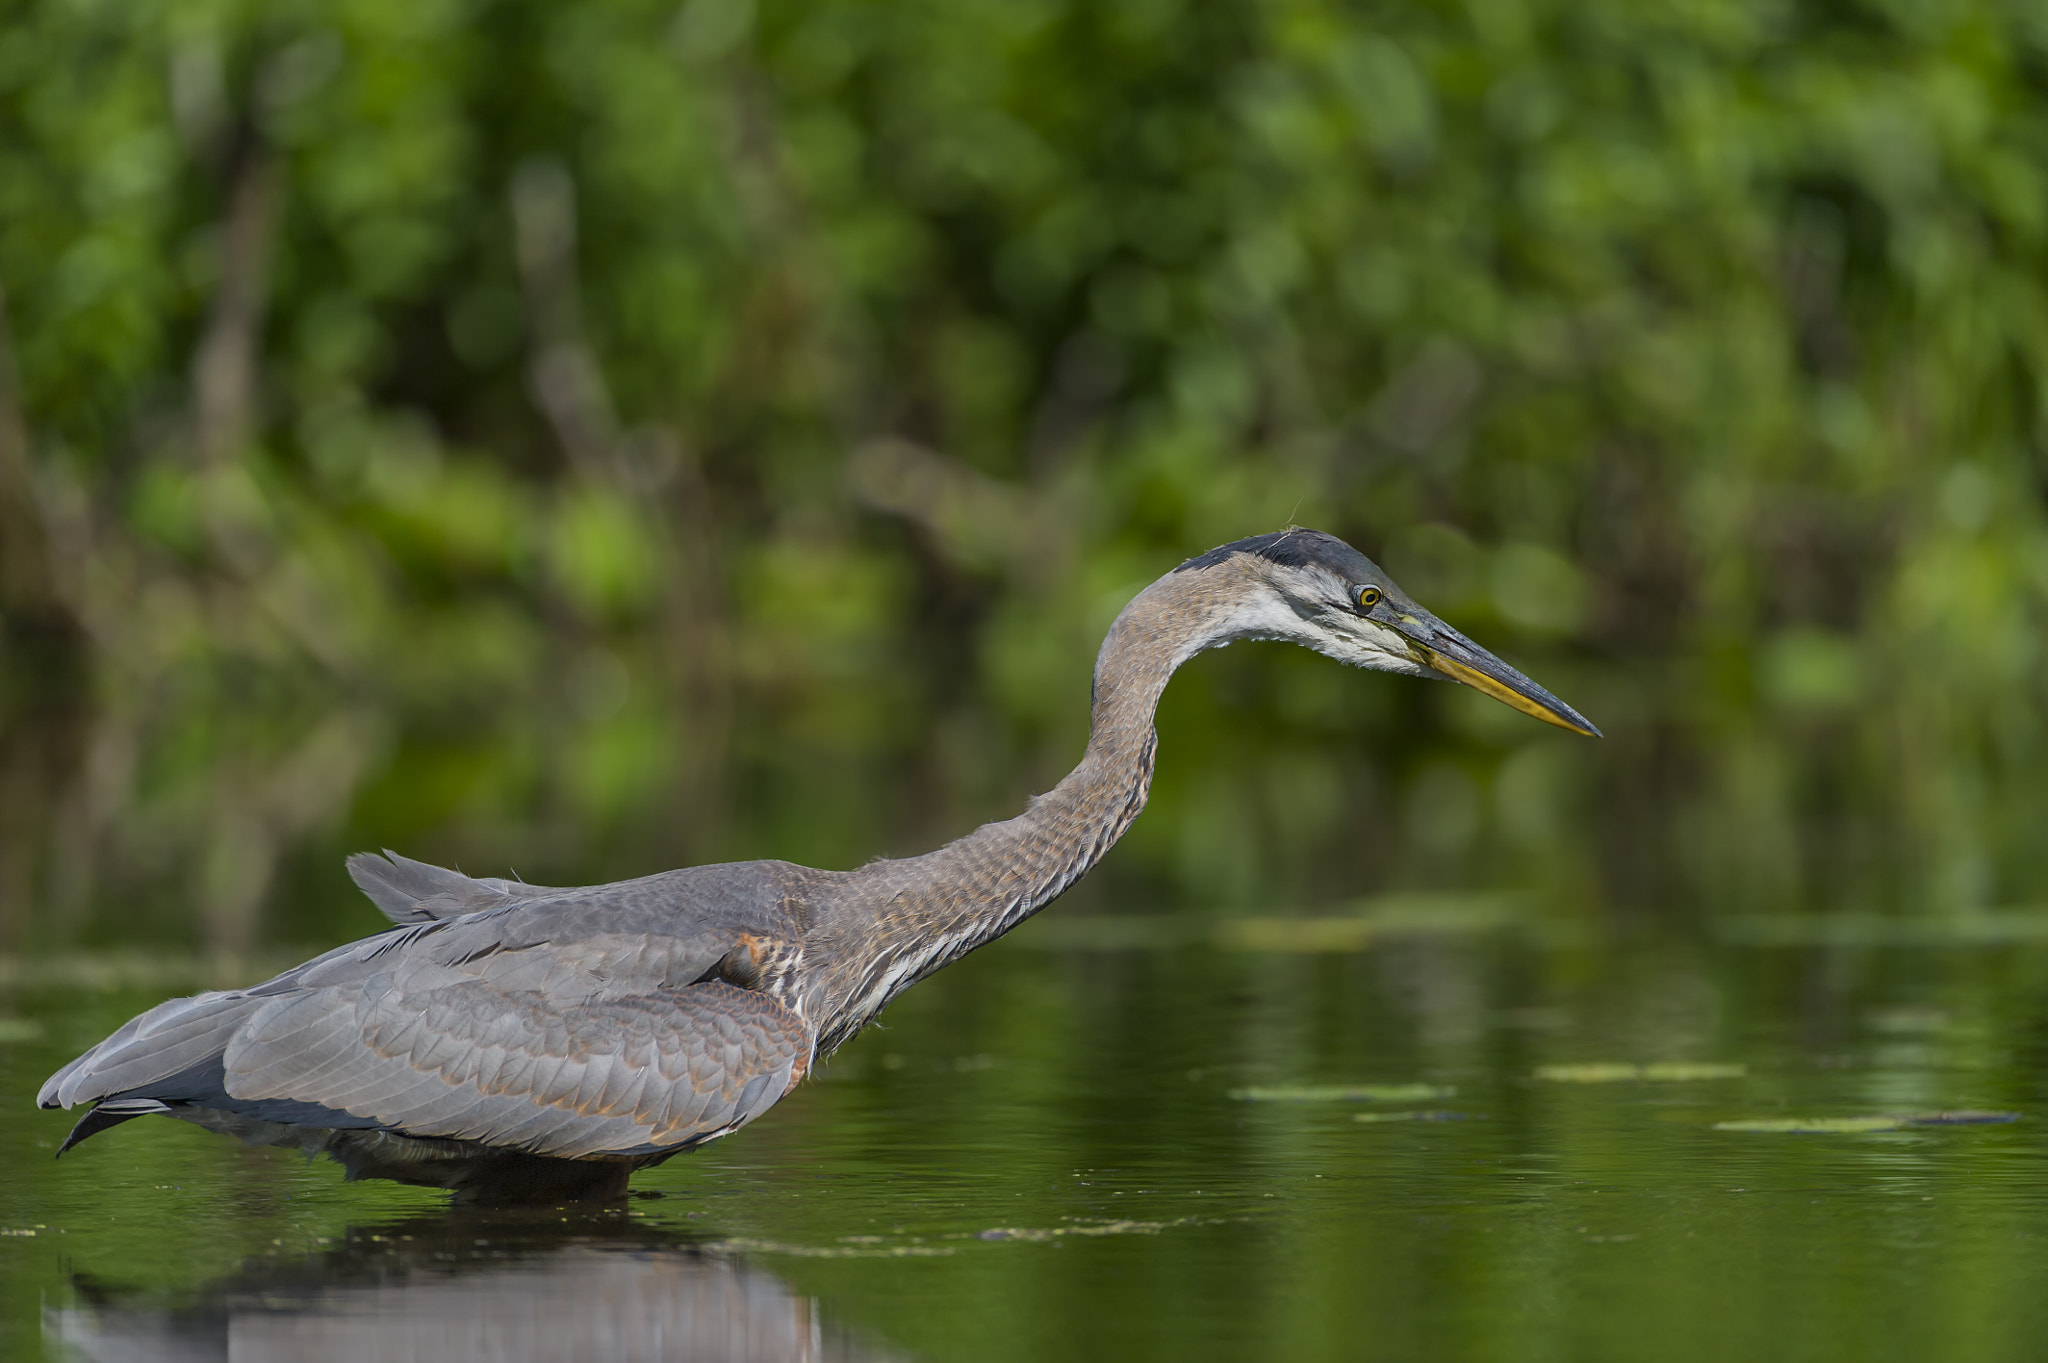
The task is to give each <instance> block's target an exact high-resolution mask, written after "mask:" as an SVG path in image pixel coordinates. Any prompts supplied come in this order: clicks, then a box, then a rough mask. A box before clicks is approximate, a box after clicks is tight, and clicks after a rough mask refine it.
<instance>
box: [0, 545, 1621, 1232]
mask: <svg viewBox="0 0 2048 1363" xmlns="http://www.w3.org/2000/svg"><path fill="white" fill-rule="evenodd" d="M1239 639H1281V640H1286V641H1289V642H1291V643H1297V644H1302V645H1305V646H1306V647H1309V648H1312V649H1315V650H1316V651H1317V652H1319V653H1325V654H1328V655H1329V656H1330V657H1333V658H1335V659H1337V660H1338V661H1340V662H1346V663H1350V664H1353V665H1354V666H1358V667H1367V668H1374V669H1377V670H1380V671H1384V672H1403V673H1408V674H1410V675H1412V676H1424V677H1428V676H1437V677H1449V678H1452V679H1454V680H1456V681H1460V682H1463V683H1465V684H1466V685H1468V686H1473V687H1476V688H1478V689H1479V690H1481V691H1483V692H1485V693H1486V694H1487V695H1490V696H1493V697H1495V698H1496V699H1499V700H1502V701H1505V702H1507V703H1508V704H1509V705H1512V706H1514V707H1515V708H1516V709H1518V710H1522V711H1524V712H1526V713H1528V714H1531V715H1534V716H1535V717H1536V718H1538V719H1542V720H1547V721H1549V722H1550V723H1552V724H1556V725H1559V726H1561V727H1563V728H1566V729H1571V730H1573V731H1575V732H1577V733H1582V734H1588V735H1596V734H1597V733H1598V732H1599V731H1598V730H1596V729H1595V728H1594V727H1593V725H1592V724H1591V723H1590V722H1589V721H1587V720H1586V719H1585V718H1583V717H1582V716H1581V715H1580V714H1579V713H1578V712H1577V711H1575V710H1573V709H1572V708H1571V707H1570V706H1568V705H1566V704H1565V703H1564V702H1563V701H1561V700H1559V699H1558V698H1557V697H1555V696H1553V695H1551V694H1550V693H1549V692H1548V691H1545V690H1544V689H1543V688H1542V687H1540V686H1538V685H1536V683H1534V682H1532V681H1530V680H1529V679H1528V678H1527V677H1525V676H1523V675H1522V674H1521V673H1519V672H1517V671H1515V670H1514V669H1513V668H1511V667H1509V666H1508V665H1507V664H1505V663H1503V662H1502V661H1500V659H1498V658H1496V657H1494V656H1493V655H1492V654H1490V653H1488V652H1486V651H1485V650H1484V649H1482V648H1480V647H1479V646H1478V645H1476V644H1474V643H1473V642H1472V641H1471V640H1469V639H1467V638H1465V637H1464V636H1463V635H1461V634H1459V633H1458V632H1457V631H1456V630H1454V629H1452V628H1450V627H1449V626H1448V625H1446V624H1444V623H1443V622H1442V621H1441V620H1438V619H1437V618H1436V617H1435V616H1433V615H1431V614H1430V613H1429V612H1428V611H1426V610H1424V609H1423V608H1422V607H1420V606H1418V605H1417V604H1415V602H1414V601H1412V600H1411V599H1410V598H1409V597H1408V595H1407V594H1406V593H1404V592H1403V591H1402V590H1401V589H1400V588H1399V587H1397V586H1395V585H1394V584H1393V583H1392V582H1391V581H1389V580H1388V578H1387V575H1386V574H1385V573H1383V572H1381V571H1380V569H1379V568H1378V567H1376V566H1375V565H1374V564H1373V563H1372V562H1370V561H1369V560H1368V559H1367V558H1366V557H1365V556H1364V555H1363V554H1361V553H1359V552H1358V551H1357V550H1356V549H1353V548H1352V547H1351V546H1350V545H1348V544H1345V543H1344V542H1343V541H1342V540H1339V539H1337V538H1335V537H1333V536H1330V535H1325V534H1322V533H1320V532H1318V531H1313V530H1299V529H1294V530H1283V531H1279V532H1276V533H1274V534H1269V535H1259V536H1256V537H1254V538H1252V539H1246V540H1239V541H1237V542H1236V543H1234V544H1226V545H1224V546H1222V547H1221V548H1219V549H1212V550H1211V551H1209V552H1208V553H1206V554H1203V555H1201V556H1200V557H1199V558H1192V559H1189V560H1188V561H1187V562H1186V563H1183V564H1181V565H1180V567H1178V568H1176V569H1174V570H1173V571H1172V572H1170V573H1168V574H1167V575H1166V576H1164V577H1162V578H1160V579H1159V580H1158V581H1157V582H1155V583H1153V584H1152V585H1151V586H1149V587H1147V588H1146V589H1145V590H1144V591H1142V592H1140V593H1139V594H1138V596H1137V597H1136V598H1135V599H1134V600H1133V601H1132V602H1131V603H1130V604H1129V605H1128V606H1126V607H1125V608H1124V610H1123V613H1122V614H1120V615H1118V616H1117V618H1116V622H1115V623H1114V624H1112V625H1111V626H1110V629H1109V636H1108V638H1107V639H1105V640H1104V641H1103V645H1102V652H1101V654H1100V655H1099V656H1098V657H1097V658H1096V662H1095V683H1094V713H1093V719H1094V724H1093V728H1092V730H1091V732H1090V733H1089V737H1088V749H1087V752H1086V754H1085V755H1084V756H1083V757H1082V759H1081V763H1080V765H1079V766H1077V767H1075V768H1074V770H1073V772H1072V773H1071V774H1070V775H1068V777H1067V778H1066V779H1065V780H1064V781H1061V782H1060V783H1059V785H1057V786H1055V787H1054V788H1053V789H1052V790H1051V791H1049V792H1047V793H1046V794H1044V795H1041V796H1039V797H1038V798H1037V799H1035V800H1033V801H1032V802H1031V807H1030V808H1029V809H1027V810H1026V811H1025V812H1024V813H1022V814H1020V815H1018V816H1017V817H1016V818H1014V819H1007V820H1004V821H1003V822H1001V823H992V824H987V825H985V826H983V827H981V828H978V829H976V830H975V831H974V832H972V833H969V834H967V835H966V836H965V837H963V838H960V839H958V840H956V841H954V842H951V843H948V844H947V845H946V846H944V847H941V848H940V849H939V850H938V851H936V852H931V853H928V854H926V855H924V856H921V857H910V858H906V859H904V860H901V861H876V862H871V863H870V864H868V865H866V866H863V867H861V868H860V869H858V870H854V871H819V870H813V869H811V868H809V867H806V866H796V865H792V864H790V863H789V862H783V861H749V862H735V863H731V864H728V865H719V866H698V867H693V868H690V869H688V870H681V871H669V872H666V873H664V874H661V875H655V876H648V877H646V878H644V879H641V880H628V881H621V882H619V883H617V884H614V885H597V886H590V887H586V888H580V889H553V888H549V887H546V886H540V885H527V884H523V883H521V882H519V881H508V880H472V879H470V878H469V877H468V876H465V875H461V874H459V873H457V872H455V871H447V870H443V869H441V868H440V867H437V866H428V865H425V864H424V863H421V862H417V861H412V860H409V859H407V858H405V857H401V856H397V855H388V859H387V858H386V857H379V856H376V855H373V854H367V853H364V854H358V855H356V856H354V857H351V858H350V859H349V874H350V875H352V876H353V877H354V878H355V881H356V884H358V885H359V886H361V887H362V889H363V891H364V892H365V893H366V894H368V895H369V897H370V898H371V899H372V900H374V901H376V904H377V906H378V907H379V908H381V909H382V910H383V911H384V912H385V914H386V915H388V916H389V917H390V918H391V919H392V921H393V923H394V924H395V925H396V926H394V927H393V928H391V929H389V930H387V931H385V932H383V933H380V934H378V935H377V936H374V937H368V938H365V939H363V940H362V941H360V942H355V943H352V944H350V945H348V946H344V947H338V948H336V949H335V950H333V951H330V952H328V953H327V954H326V955H324V956H320V957H318V958H316V959H314V960H311V961H308V962H307V963H306V964H304V965H301V966H299V967H297V968H296V969H293V970H288V971H286V972H285V973H284V974H282V975H279V976H278V977H277V978H275V979H273V980H269V981H266V982H265V983H263V984H259V985H256V986H254V987H253V988H249V989H231V990H226V991H224V992H220V993H211V994H200V995H197V996H195V997H192V998H186V999H173V1000H171V1001H170V1002H168V1003H163V1004H159V1005H158V1006H157V1007H155V1008H152V1009H151V1010H150V1011H148V1012H146V1013H144V1014H142V1015H141V1016H140V1017H138V1018H135V1019H134V1020H132V1021H131V1022H129V1023H128V1024H127V1025H126V1026H125V1027H122V1028H121V1029H120V1030H119V1031H117V1032H115V1033H114V1034H113V1035H112V1036H110V1037H108V1038H107V1039H106V1040H105V1041H102V1042H101V1043H100V1044H99V1045H97V1046H95V1047H93V1048H92V1049H91V1050H90V1051H87V1052H86V1053H85V1054H84V1055H82V1056H80V1057H79V1058H78V1059H76V1060H74V1061H72V1062H71V1063H70V1064H69V1065H66V1066H65V1067H64V1068H63V1069H61V1070H59V1071H58V1072H57V1073H56V1074H55V1075H53V1076H51V1078H50V1081H49V1082H48V1083H47V1084H45V1085H43V1089H42V1092H41V1093H40V1094H39V1095H38V1098H37V1101H38V1102H39V1103H41V1105H42V1106H44V1107H70V1106H72V1105H73V1104H75V1103H86V1102H89V1103H92V1104H93V1105H94V1106H93V1108H92V1110H91V1111H90V1112H88V1113H87V1114H86V1115H85V1116H84V1117H83V1118H82V1119H81V1120H80V1121H79V1123H78V1125H77V1126H76V1127H75V1128H74V1129H73V1130H72V1132H71V1135H70V1136H69V1138H67V1139H66V1140H65V1142H64V1145H63V1147H62V1149H60V1151H59V1153H60V1154H61V1153H62V1152H63V1150H68V1149H70V1148H71V1147H72V1146H74V1145H76V1144H77V1143H78V1142H79V1141H82V1140H84V1139H85V1138H86V1137H88V1136H91V1135H93V1134H95V1133H96V1132H100V1131H104V1130H106V1129H107V1128H108V1127H110V1126H113V1125H116V1124H117V1123H120V1122H124V1121H127V1120H128V1119H129V1118H131V1117H139V1116H143V1115H145V1114H148V1113H162V1114H164V1115H166V1116H171V1117H178V1118H181V1119H183V1120H185V1121H189V1122H194V1123H196V1124H198V1125H200V1126H204V1127H207V1128H209V1129H211V1130H215V1131H221V1132H225V1133H229V1134H232V1135H236V1136H239V1137H241V1138H242V1139H244V1140H246V1141H251V1142H261V1143H267V1144H272V1145H284V1146H296V1147H300V1148H302V1149H305V1150H307V1151H309V1152H310V1151H320V1152H324V1153H325V1154H327V1155H330V1156H332V1157H333V1158H334V1159H336V1160H338V1161H340V1162H341V1163H342V1164H343V1165H344V1166H345V1167H346V1168H347V1170H348V1173H349V1176H350V1177H352V1178H361V1177H378V1178H390V1179H397V1180H399V1181H400V1182H404V1183H417V1184H425V1185H429V1186H434V1187H442V1188H450V1189H453V1190H455V1191H456V1193H457V1194H458V1195H462V1196H469V1197H475V1198H487V1199H510V1198H519V1197H529V1198H587V1197H616V1196H619V1195H622V1194H623V1193H624V1191H625V1188H626V1180H627V1178H628V1176H629V1175H630V1174H631V1173H632V1172H633V1171H634V1170H635V1169H641V1168H645V1167H647V1166H649V1165H652V1164H658V1163H660V1162H661V1161H663V1160H665V1159H668V1158H669V1157H670V1156H672V1155H676V1154H680V1153H681V1152H683V1151H685V1150H689V1149H691V1148H693V1147H695V1146H698V1145H702V1144H703V1143H704V1142H706V1141H709V1140H714V1139H716V1138H717V1137H720V1136H723V1135H726V1134H728V1133H730V1132H733V1131H736V1130H738V1129H739V1128H740V1127H742V1126H744V1125H746V1124H747V1123H748V1122H750V1121H752V1120H753V1119H754V1118H756V1117H758V1116H760V1115H761V1114H762V1113H763V1112H766V1111H767V1110H768V1109H769V1108H770V1107H773V1106H774V1105H775V1103H776V1101H777V1100H778V1099H780V1098H781V1097H782V1096H783V1095H784V1094H786V1093H788V1092H789V1091H790V1090H791V1089H792V1088H794V1087H795V1086H796V1084H797V1082H798V1081H799V1080H801V1079H802V1078H803V1076H804V1073H805V1072H806V1071H807V1070H808V1069H809V1068H810V1066H811V1064H812V1063H813V1061H815V1060H816V1058H817V1057H818V1056H820V1055H827V1054H830V1053H831V1052H832V1051H833V1050H834V1049H835V1048H836V1047H838V1046H839V1045H841V1044H842V1043H844V1042H845V1041H846V1040H847V1039H848V1038H849V1037H851V1036H853V1035H854V1033H856V1032H858V1031H859V1030H860V1029H861V1027H862V1026H863V1025H864V1024H866V1023H867V1022H868V1021H869V1020H871V1019H872V1018H873V1017H874V1016H875V1015H876V1014H877V1013H879V1012H881V1011H882V1009H883V1008H884V1007H885V1006H887V1004H888V1002H889V1000H890V999H892V998H894V997H895V996H896V994H897V993H899V992H900V991H902V990H903V989H906V988H908V987H909V986H910V985H913V984H915V983H916V982H917V981H919V980H921V979H923V978H924V977H925V976H927V975H929V974H931V973H932V972H933V971H935V970H937V969H939V968H940V967H941V966H944V965H946V964H948V963H949V962H952V961H956V960H958V959H959V958H960V957H962V956H964V955H966V954H967V953H968V952H970V951H972V950H974V949H975V948H976V947H978V946H980V945H982V944H983V943H984V942H988V941H991V940H993V939H994V938H997V937H1000V936H1001V935H1002V934H1004V933H1005V932H1008V931H1009V930H1010V929H1011V928H1013V927H1015V926H1016V925H1017V924H1018V923H1020V922H1022V921H1023V920H1024V919H1025V918H1027V917H1029V916H1030V915H1031V914H1033V913H1035V912H1037V911H1038V910H1039V909H1041V908H1043V907H1044V906H1045V905H1046V904H1048V903H1050V902H1051V901H1052V900H1053V899H1055V898H1056V897H1058V895H1059V894H1060V893H1061V892H1062V891H1064V890H1065V889H1066V888H1067V887H1068V886H1069V885H1072V884H1073V883H1074V882H1075V881H1076V880H1078V879H1080V877H1081V876H1082V875H1083V874H1084V873H1085V872H1086V871H1087V870H1088V868H1089V867H1091V866H1093V865H1094V864H1095V863H1096V862H1097V861H1098V860H1100V859H1101V857H1102V855H1103V854H1104V853H1105V852H1107V851H1108V850H1109V847H1110V845H1111V844H1112V843H1114V842H1115V841H1116V840H1117V838H1118V837H1120V836H1121V835H1122V834H1123V831H1124V830H1125V829H1126V828H1128V827H1130V825H1131V821H1132V820H1133V819H1135V818H1137V816H1138V811H1139V810H1140V809H1142V808H1143V807H1144V804H1145V796H1146V792H1147V789H1148V788H1149V786H1150V783H1151V777H1152V759H1153V753H1154V748H1155V745H1156V743H1157V739H1158V736H1157V734H1156V733H1155V732H1154V730H1153V727H1152V717H1153V709H1154V707H1155V705H1156V703H1157V702H1158V699H1159V694H1160V692H1161V691H1162V690H1163V689H1164V688H1165V686H1166V682H1167V679H1168V678H1169V677H1171V676H1172V675H1173V671H1174V669H1175V668H1177V667H1179V666H1180V665H1181V664H1182V663H1184V662H1186V661H1187V660H1188V659H1189V658H1191V657H1193V656H1194V655H1195V654H1197V653H1200V652H1201V651H1202V650H1204V649H1209V648H1220V647H1222V646H1223V645H1225V644H1229V643H1232V642H1234V641H1236V640H1239Z"/></svg>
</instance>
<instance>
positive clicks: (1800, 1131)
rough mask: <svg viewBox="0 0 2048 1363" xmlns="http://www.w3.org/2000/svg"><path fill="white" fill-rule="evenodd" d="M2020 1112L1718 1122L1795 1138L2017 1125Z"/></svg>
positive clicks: (1961, 1111)
mask: <svg viewBox="0 0 2048 1363" xmlns="http://www.w3.org/2000/svg"><path fill="white" fill-rule="evenodd" d="M2019 1119H2020V1114H2019V1113H2017V1112H1978V1111H1972V1110H1969V1109H1958V1110H1956V1111H1953V1112H1898V1113H1893V1114H1891V1115H1890V1116H1881V1117H1757V1118H1751V1119H1749V1120H1745V1121H1739V1122H1715V1123H1714V1130H1716V1131H1770V1132H1790V1133H1792V1134H1795V1135H1820V1136H1824V1135H1843V1134H1849V1135H1853V1134H1855V1133H1857V1132H1860V1131H1897V1130H1900V1129H1901V1128H1903V1127H1908V1126H1992V1125H1997V1124H1999V1123H2003V1122H2016V1121H2018V1120H2019Z"/></svg>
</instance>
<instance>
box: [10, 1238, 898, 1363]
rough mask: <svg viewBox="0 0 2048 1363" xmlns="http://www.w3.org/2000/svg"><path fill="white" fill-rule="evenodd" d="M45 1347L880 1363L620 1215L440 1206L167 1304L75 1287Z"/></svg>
mask: <svg viewBox="0 0 2048 1363" xmlns="http://www.w3.org/2000/svg"><path fill="white" fill-rule="evenodd" d="M76 1287H77V1292H78V1299H77V1304H76V1305H74V1306H72V1307H70V1308H69V1309H63V1310H50V1311H47V1312H45V1315H44V1322H43V1334H44V1338H45V1339H46V1340H47V1341H49V1342H50V1343H51V1344H54V1345H57V1346H59V1350H60V1352H64V1351H68V1356H70V1357H74V1358H78V1359H82V1360H90V1363H199V1360H202V1359H206V1360H211V1359H234V1360H236V1363H258V1361H259V1360H270V1359H277V1360H290V1363H328V1360H334V1363H341V1360H347V1361H348V1363H361V1360H366V1359H433V1360H436V1363H462V1361H463V1360H468V1359H476V1360H492V1361H493V1363H523V1360H528V1359H531V1360H536V1363H537V1361H538V1360H548V1361H549V1363H561V1361H566V1360H585V1359H587V1360H591V1363H600V1361H602V1363H635V1361H636V1360H643V1359H644V1360H649V1361H650V1363H651V1361H652V1360H663V1363H672V1361H674V1360H699V1359H702V1360H719V1363H771V1360H772V1361H773V1363H786V1361H787V1360H805V1363H885V1361H886V1360H893V1359H896V1358H898V1357H900V1355H897V1354H894V1353H891V1352H888V1351H886V1350H883V1349H880V1348H877V1347H875V1346H873V1345H871V1344H869V1343H868V1342H866V1341H863V1340H861V1339H859V1338H858V1337H856V1336H854V1335H852V1334H851V1333H849V1332H847V1331H846V1330H844V1329H841V1328H838V1327H835V1326H834V1325H833V1324H832V1323H831V1322H829V1321H826V1320H824V1319H822V1318H821V1317H820V1315H819V1311H818V1307H817V1304H816V1302H815V1301H813V1300H812V1299H811V1298H809V1297H804V1296H800V1295H798V1294H796V1293H794V1292H792V1291H791V1290H790V1288H789V1286H788V1284H786V1283H784V1282H783V1281H782V1280H781V1279H780V1278H778V1277H776V1276H775V1275H774V1274H773V1273H770V1272H769V1271H767V1270H766V1269H764V1268H761V1267H760V1266H759V1265H757V1264H752V1263H749V1262H747V1261H746V1260H744V1259H739V1258H735V1257H733V1256H731V1255H728V1254H723V1253H719V1252H717V1251H715V1250H712V1249H708V1248H706V1247H705V1246H704V1245H702V1244H701V1243H699V1242H697V1241H693V1240H692V1239H690V1238H688V1237H686V1236H684V1235H680V1234H677V1233H676V1232H674V1231H671V1230H666V1229H663V1228H661V1227H659V1226H655V1225H651V1224H649V1223H648V1222H646V1221H644V1220H642V1219H639V1218H637V1217H635V1216H633V1215H632V1214H630V1213H628V1212H626V1211H625V1210H623V1209H611V1210H607V1211H605V1212H601V1213H592V1212H577V1213H572V1214H571V1215H570V1216H569V1218H568V1219H567V1220H564V1219H562V1213H561V1210H560V1209H550V1210H545V1211H543V1210H541V1209H537V1208H536V1209H532V1210H530V1211H527V1212H524V1213H520V1212H512V1211H505V1210H499V1211H489V1212H487V1211H479V1210H467V1211H465V1210H462V1209H454V1210H450V1211H444V1212H441V1213H438V1214H428V1215H422V1216H417V1217H411V1218H408V1219H404V1220H398V1221H393V1222H389V1223H385V1224H381V1225H369V1226H358V1227H352V1228H351V1229H350V1230H349V1232H348V1234H347V1236H346V1237H345V1238H344V1239H343V1240H342V1241H341V1242H340V1243H338V1244H336V1245H335V1246H333V1247H332V1248H329V1249H326V1250H323V1251H321V1252H320V1253H317V1254H310V1255H305V1256H301V1257H298V1258H288V1259H266V1260H261V1261H256V1262H252V1263H250V1264H248V1265H245V1266H244V1267H243V1268H242V1269H241V1270H240V1271H238V1272H235V1273H232V1274H229V1275H227V1276H226V1277H223V1278H220V1279H217V1280H215V1281H213V1282H211V1283H207V1284H205V1285H203V1286H202V1287H200V1288H199V1289H198V1291H197V1292H196V1293H193V1294H191V1295H184V1296H181V1297H180V1298H179V1299H177V1300H175V1301H166V1300H164V1299H163V1298H162V1297H161V1296H160V1295H159V1294H156V1293H149V1294H143V1293H138V1292H131V1291H124V1290H123V1289H121V1288H119V1287H117V1286H114V1285H111V1284H108V1283H104V1282H98V1281H94V1280H91V1279H86V1278H81V1279H79V1280H77V1282H76Z"/></svg>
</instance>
